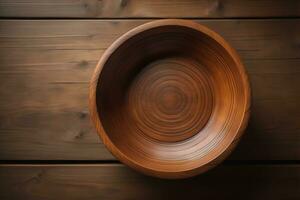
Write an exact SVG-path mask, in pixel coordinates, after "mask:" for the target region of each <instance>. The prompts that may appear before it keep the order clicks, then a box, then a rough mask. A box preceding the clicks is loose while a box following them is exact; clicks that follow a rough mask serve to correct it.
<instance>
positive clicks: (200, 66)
mask: <svg viewBox="0 0 300 200" xmlns="http://www.w3.org/2000/svg"><path fill="white" fill-rule="evenodd" d="M89 101H90V112H91V117H92V120H93V122H94V124H95V125H96V129H97V132H98V133H99V135H100V137H101V139H102V141H103V143H104V144H105V145H106V147H107V148H108V149H109V150H110V151H111V153H112V154H113V155H115V156H116V157H117V158H118V159H119V160H121V161H122V162H123V163H125V164H127V165H129V166H130V167H132V168H134V169H136V170H138V171H140V172H143V173H145V174H147V175H152V176H157V177H161V178H185V177H190V176H194V175H196V174H199V173H202V172H204V171H206V170H208V169H209V168H211V167H213V166H216V165H217V164H218V163H220V162H221V161H222V160H223V159H224V158H225V157H226V156H227V155H228V154H229V153H230V152H231V151H232V149H233V147H234V146H235V145H236V143H237V142H238V140H239V139H240V136H241V135H242V133H243V131H244V129H245V127H246V124H247V121H248V116H249V110H250V109H249V106H250V88H249V83H248V79H247V75H246V73H245V69H244V67H243V64H242V63H241V61H240V59H239V57H238V55H237V53H236V52H235V51H234V50H233V49H232V48H231V47H230V46H229V44H228V43H227V42H226V41H225V40H224V39H223V38H222V37H221V36H219V35H218V34H216V33H215V32H213V31H212V30H210V29H208V28H206V27H205V26H202V25H200V24H198V23H194V22H192V21H187V20H157V21H153V22H150V23H146V24H144V25H141V26H139V27H137V28H134V29H132V30H131V31H129V32H127V33H126V34H124V35H123V36H121V37H120V38H119V39H117V40H116V41H115V42H114V43H113V44H112V45H111V46H110V47H109V48H108V49H107V50H106V52H105V53H104V54H103V56H102V57H101V59H100V61H99V64H98V65H97V67H96V70H95V72H94V74H93V77H92V80H91V84H90V99H89Z"/></svg>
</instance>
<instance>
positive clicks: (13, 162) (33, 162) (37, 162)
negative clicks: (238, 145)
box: [0, 160, 300, 166]
mask: <svg viewBox="0 0 300 200" xmlns="http://www.w3.org/2000/svg"><path fill="white" fill-rule="evenodd" d="M48 164H49V165H77V164H85V165H89V164H92V165H94V164H95V165H97V164H99V165H101V164H122V163H121V162H119V161H118V160H0V165H48ZM299 164H300V160H225V161H224V162H223V163H222V165H235V166H239V165H299Z"/></svg>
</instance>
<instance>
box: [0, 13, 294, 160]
mask: <svg viewBox="0 0 300 200" xmlns="http://www.w3.org/2000/svg"><path fill="white" fill-rule="evenodd" d="M145 22H146V21H144V20H58V21H56V20H47V21H43V20H33V21H32V20H26V21H23V20H21V21H20V20H2V21H0V95H1V98H0V159H2V160H14V159H16V160H19V159H20V160H65V159H66V160H107V159H114V157H113V156H111V155H110V153H108V151H107V150H106V149H105V148H104V147H103V145H102V144H101V141H100V139H99V138H98V136H97V134H96V133H95V131H94V129H93V127H92V125H91V123H90V121H89V116H88V100H87V96H88V82H89V79H90V76H91V74H92V72H93V69H94V67H95V65H96V62H97V60H98V59H99V58H100V56H101V54H102V52H103V51H104V50H105V49H106V48H107V47H108V46H109V45H110V44H111V43H112V42H113V40H115V39H116V38H117V37H118V36H120V35H121V34H122V33H124V32H126V31H127V30H129V29H131V28H133V27H135V26H138V25H140V24H143V23H145ZM198 22H201V23H202V24H205V25H207V26H209V27H210V28H212V29H214V30H216V31H217V32H219V33H220V34H221V35H223V36H224V37H225V38H226V39H227V40H228V41H229V42H230V43H231V44H232V45H233V46H234V47H235V48H236V49H237V50H238V52H239V53H240V55H241V57H242V59H243V61H244V63H245V65H246V68H247V71H248V73H249V78H250V82H251V85H252V95H253V97H252V99H253V102H252V104H253V106H252V114H251V119H250V124H249V128H248V131H247V134H246V135H245V137H244V138H243V139H242V141H241V144H240V145H239V146H238V148H237V150H236V151H235V152H234V154H233V155H232V157H231V158H230V159H234V160H299V159H300V149H299V145H300V123H299V121H300V106H299V102H300V87H299V85H300V79H299V75H300V74H299V73H300V67H299V66H300V51H299V48H300V45H299V44H300V38H299V35H300V27H299V26H298V25H299V23H300V20H299V19H286V20H200V21H198ZM233 30H234V31H233Z"/></svg>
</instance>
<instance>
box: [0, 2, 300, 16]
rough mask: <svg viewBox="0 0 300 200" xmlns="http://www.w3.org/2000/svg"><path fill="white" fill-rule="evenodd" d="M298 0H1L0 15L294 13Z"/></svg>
mask: <svg viewBox="0 0 300 200" xmlns="http://www.w3.org/2000/svg"><path fill="white" fill-rule="evenodd" d="M297 16H300V3H299V1H297V0H276V1H270V0H260V1H253V0H244V1H240V0H227V1H222V0H172V1H168V0H152V1H147V0H130V1H129V0H100V1H99V0H42V1H41V0H30V1H28V0H0V17H49V18H58V17H59V18H64V17H68V18H145V17H146V18H158V17H160V18H196V17H201V18H224V17H227V18H239V17H297Z"/></svg>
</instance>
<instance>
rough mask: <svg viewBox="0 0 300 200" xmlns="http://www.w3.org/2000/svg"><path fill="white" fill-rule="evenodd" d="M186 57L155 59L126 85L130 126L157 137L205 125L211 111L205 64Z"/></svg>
mask: <svg viewBox="0 0 300 200" xmlns="http://www.w3.org/2000/svg"><path fill="white" fill-rule="evenodd" d="M198 65H199V64H198V63H196V62H194V61H191V60H189V59H187V58H168V59H163V60H158V61H155V62H153V63H151V64H149V65H148V66H146V67H145V68H144V69H143V70H142V72H140V73H139V74H138V76H137V77H136V78H135V80H134V82H133V83H132V85H131V87H130V89H129V98H128V113H129V117H131V118H132V121H131V122H132V123H131V125H130V126H132V127H135V128H136V129H138V130H139V131H140V132H141V133H142V134H144V135H145V136H148V137H150V138H153V139H157V140H158V141H163V142H175V141H181V140H185V139H188V138H190V137H192V136H193V135H195V134H197V133H199V132H200V130H201V129H202V128H203V127H204V126H205V125H206V123H207V121H208V119H209V117H210V114H211V111H212V104H213V98H212V91H211V83H210V80H209V79H208V76H207V73H206V72H205V71H204V70H205V68H203V67H201V66H198Z"/></svg>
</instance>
